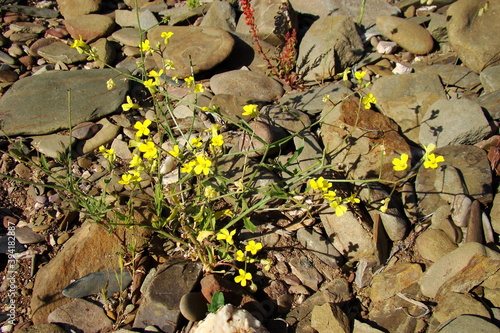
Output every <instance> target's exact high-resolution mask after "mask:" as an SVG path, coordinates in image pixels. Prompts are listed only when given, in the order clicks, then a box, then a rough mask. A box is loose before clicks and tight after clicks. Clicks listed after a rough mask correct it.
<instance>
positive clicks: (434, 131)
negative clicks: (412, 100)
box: [419, 99, 492, 147]
mask: <svg viewBox="0 0 500 333" xmlns="http://www.w3.org/2000/svg"><path fill="white" fill-rule="evenodd" d="M422 124H423V125H422V126H421V127H420V134H419V141H420V143H421V144H423V145H426V146H427V145H428V144H429V143H434V144H435V145H436V146H437V147H444V146H447V145H458V144H469V145H472V144H475V143H478V142H479V141H481V140H482V139H484V138H485V137H486V136H488V135H489V134H490V133H491V131H492V128H491V126H490V123H489V122H488V120H487V119H486V117H485V116H484V112H483V110H482V109H481V107H480V106H479V104H477V103H476V102H474V101H472V100H469V99H458V100H457V99H452V100H448V99H440V100H438V101H436V102H435V103H433V104H432V105H430V106H429V109H428V110H427V112H426V113H425V115H424V117H423V119H422Z"/></svg>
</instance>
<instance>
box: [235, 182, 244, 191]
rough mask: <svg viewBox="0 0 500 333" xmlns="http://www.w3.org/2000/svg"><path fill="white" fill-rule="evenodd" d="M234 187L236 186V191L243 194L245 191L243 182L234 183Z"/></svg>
mask: <svg viewBox="0 0 500 333" xmlns="http://www.w3.org/2000/svg"><path fill="white" fill-rule="evenodd" d="M234 186H236V190H237V191H240V192H242V191H243V190H244V189H245V184H243V180H242V179H240V180H236V181H235V182H234Z"/></svg>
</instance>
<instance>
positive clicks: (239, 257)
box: [236, 250, 247, 261]
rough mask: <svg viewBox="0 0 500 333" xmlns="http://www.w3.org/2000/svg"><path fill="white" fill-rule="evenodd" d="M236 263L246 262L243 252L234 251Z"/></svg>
mask: <svg viewBox="0 0 500 333" xmlns="http://www.w3.org/2000/svg"><path fill="white" fill-rule="evenodd" d="M236 261H247V256H246V255H245V253H244V252H243V251H241V250H238V251H236Z"/></svg>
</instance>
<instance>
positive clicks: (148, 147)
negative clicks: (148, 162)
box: [139, 140, 158, 159]
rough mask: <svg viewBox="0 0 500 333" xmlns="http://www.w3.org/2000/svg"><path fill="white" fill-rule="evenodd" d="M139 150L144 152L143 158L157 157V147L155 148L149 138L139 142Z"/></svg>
mask: <svg viewBox="0 0 500 333" xmlns="http://www.w3.org/2000/svg"><path fill="white" fill-rule="evenodd" d="M139 150H140V151H141V152H143V153H144V158H148V159H150V158H156V157H158V149H156V147H155V144H154V142H153V141H151V140H148V141H146V142H145V143H141V144H140V146H139Z"/></svg>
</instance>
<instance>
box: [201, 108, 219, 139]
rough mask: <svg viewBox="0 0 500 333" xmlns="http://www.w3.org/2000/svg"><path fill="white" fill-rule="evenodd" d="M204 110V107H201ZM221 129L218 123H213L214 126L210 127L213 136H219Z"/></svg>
mask: <svg viewBox="0 0 500 333" xmlns="http://www.w3.org/2000/svg"><path fill="white" fill-rule="evenodd" d="M201 109H202V110H203V108H201ZM219 129H220V126H219V125H217V124H212V127H210V129H209V130H207V132H208V131H210V132H212V136H217V134H219Z"/></svg>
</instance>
